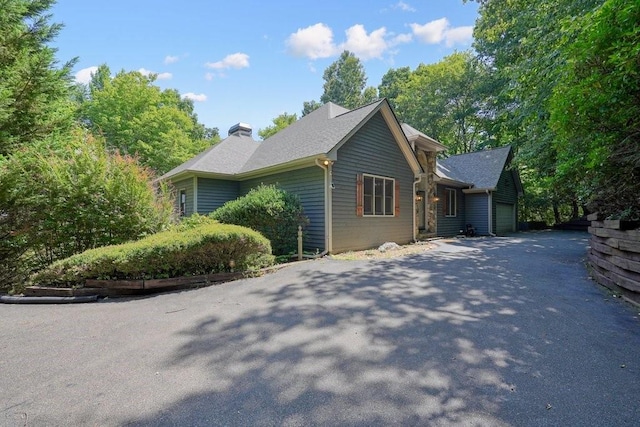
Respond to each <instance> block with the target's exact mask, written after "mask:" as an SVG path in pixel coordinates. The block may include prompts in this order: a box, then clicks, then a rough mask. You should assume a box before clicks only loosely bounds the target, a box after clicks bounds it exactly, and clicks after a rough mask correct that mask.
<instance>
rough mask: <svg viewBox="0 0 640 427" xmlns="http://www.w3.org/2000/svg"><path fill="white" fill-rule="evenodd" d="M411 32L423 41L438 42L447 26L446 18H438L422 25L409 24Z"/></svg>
mask: <svg viewBox="0 0 640 427" xmlns="http://www.w3.org/2000/svg"><path fill="white" fill-rule="evenodd" d="M409 26H410V27H411V30H412V31H413V34H414V35H415V36H416V37H417V38H418V40H420V41H421V42H423V43H426V44H438V43H440V42H441V41H442V40H443V39H444V32H445V31H446V30H447V28H448V27H449V20H448V19H447V18H440V19H437V20H435V21H431V22H427V23H426V24H424V25H420V24H410V25H409Z"/></svg>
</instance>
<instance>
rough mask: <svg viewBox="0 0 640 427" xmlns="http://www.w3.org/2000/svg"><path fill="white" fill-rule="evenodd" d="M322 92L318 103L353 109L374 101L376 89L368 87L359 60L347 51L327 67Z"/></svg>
mask: <svg viewBox="0 0 640 427" xmlns="http://www.w3.org/2000/svg"><path fill="white" fill-rule="evenodd" d="M322 78H323V79H324V85H323V89H324V92H323V94H322V96H321V97H320V102H322V103H323V104H326V103H327V102H333V103H335V104H338V105H340V106H342V107H345V108H348V109H353V108H357V107H360V106H362V105H364V104H366V103H368V102H372V101H374V100H375V99H376V98H377V96H378V94H377V89H376V88H374V87H368V88H366V89H365V86H366V84H367V76H366V74H365V71H364V67H363V66H362V63H361V62H360V60H359V59H358V58H357V57H356V56H355V55H354V54H353V53H351V52H349V51H348V50H345V51H344V52H342V54H341V55H340V58H338V60H337V61H335V62H334V63H332V64H331V65H329V66H328V67H327V68H326V69H325V70H324V74H323V76H322Z"/></svg>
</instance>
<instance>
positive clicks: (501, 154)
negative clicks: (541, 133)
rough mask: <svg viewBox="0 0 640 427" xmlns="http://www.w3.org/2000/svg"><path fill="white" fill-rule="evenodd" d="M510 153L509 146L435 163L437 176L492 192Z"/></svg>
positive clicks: (453, 157)
mask: <svg viewBox="0 0 640 427" xmlns="http://www.w3.org/2000/svg"><path fill="white" fill-rule="evenodd" d="M510 153H511V146H508V145H507V146H505V147H500V148H494V149H493V150H483V151H476V152H474V153H468V154H459V155H457V156H451V157H448V158H446V159H443V160H438V161H437V175H438V176H439V177H441V178H445V179H450V180H453V181H458V182H460V183H462V184H464V183H467V184H473V186H474V187H475V188H478V189H489V190H494V189H495V188H496V187H497V186H498V181H499V180H500V175H501V174H502V170H503V169H504V168H505V166H506V165H507V161H508V160H509V155H510Z"/></svg>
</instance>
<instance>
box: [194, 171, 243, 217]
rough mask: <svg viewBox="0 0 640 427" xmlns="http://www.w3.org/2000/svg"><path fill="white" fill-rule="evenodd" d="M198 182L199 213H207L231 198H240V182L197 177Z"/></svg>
mask: <svg viewBox="0 0 640 427" xmlns="http://www.w3.org/2000/svg"><path fill="white" fill-rule="evenodd" d="M196 179H197V183H198V213H199V214H202V215H206V214H208V213H211V212H213V211H215V210H216V209H218V208H219V207H220V206H222V205H224V204H225V203H226V202H228V201H229V200H235V199H237V198H238V187H239V185H238V183H237V182H235V181H225V180H222V179H211V178H196Z"/></svg>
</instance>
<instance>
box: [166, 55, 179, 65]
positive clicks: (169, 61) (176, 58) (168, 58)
mask: <svg viewBox="0 0 640 427" xmlns="http://www.w3.org/2000/svg"><path fill="white" fill-rule="evenodd" d="M179 60H180V57H179V56H171V55H167V56H165V57H164V63H165V65H169V64H173V63H174V62H178V61H179Z"/></svg>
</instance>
